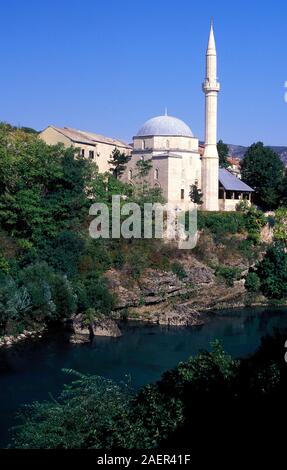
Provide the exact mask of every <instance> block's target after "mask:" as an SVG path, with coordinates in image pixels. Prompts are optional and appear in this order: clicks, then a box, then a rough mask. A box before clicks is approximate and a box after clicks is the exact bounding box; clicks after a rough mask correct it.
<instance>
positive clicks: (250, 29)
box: [0, 0, 287, 145]
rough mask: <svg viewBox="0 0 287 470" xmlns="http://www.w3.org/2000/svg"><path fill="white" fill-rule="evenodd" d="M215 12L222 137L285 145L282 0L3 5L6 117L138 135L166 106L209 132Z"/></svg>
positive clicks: (0, 94)
mask: <svg viewBox="0 0 287 470" xmlns="http://www.w3.org/2000/svg"><path fill="white" fill-rule="evenodd" d="M211 16H213V17H214V23H215V35H216V42H217V49H218V61H219V64H218V76H219V80H220V82H221V85H222V92H221V93H220V98H219V130H218V137H219V138H222V139H223V140H224V141H226V142H228V143H234V144H243V145H249V144H251V143H252V142H254V141H257V140H262V141H264V142H265V143H266V144H269V145H271V144H272V145H287V132H286V128H287V126H286V124H287V103H285V101H284V92H285V90H284V83H285V81H287V40H286V30H287V26H286V21H287V4H286V1H281V0H279V1H276V0H274V1H273V2H262V1H258V0H256V1H253V0H252V1H251V0H249V1H246V0H243V1H241V2H235V3H234V2H230V1H220V0H218V1H216V2H215V1H214V0H213V1H209V0H205V1H204V2H202V1H196V2H195V1H192V0H176V1H175V0H165V1H164V0H153V1H152V0H142V1H138V0H133V1H131V0H122V1H119V0H105V1H99V0H81V1H75V0H58V1H55V0H49V1H47V0H45V1H44V0H38V1H35V0H29V1H27V0H26V1H22V0H21V1H20V0H14V1H13V0H10V2H1V28H0V67H1V69H0V70H1V73H0V119H1V120H5V121H7V122H11V123H13V124H15V125H18V124H19V125H25V126H31V127H34V128H36V129H38V130H40V129H43V128H44V127H46V126H47V125H49V124H55V125H60V126H71V127H77V128H80V129H81V128H82V129H85V130H90V131H94V132H98V133H101V134H104V135H108V136H113V137H118V138H123V139H126V140H130V139H131V137H132V136H133V135H134V134H135V133H136V132H137V130H138V129H139V128H140V127H141V125H142V124H143V122H144V121H145V120H147V119H148V118H150V117H153V116H156V115H159V114H163V113H164V108H165V106H167V107H168V111H169V114H171V115H174V116H177V117H179V118H181V119H183V120H184V121H186V122H187V123H188V124H189V125H190V126H191V129H192V130H193V132H194V134H195V135H196V136H198V137H199V138H200V139H202V137H203V130H204V129H203V126H204V95H203V93H202V91H201V83H202V81H203V78H204V55H205V49H206V45H207V37H208V30H209V22H210V17H211ZM286 91H287V90H286Z"/></svg>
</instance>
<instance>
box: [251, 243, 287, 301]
mask: <svg viewBox="0 0 287 470" xmlns="http://www.w3.org/2000/svg"><path fill="white" fill-rule="evenodd" d="M257 274H258V276H259V278H260V282H261V291H262V293H263V294H264V295H265V296H266V297H268V298H270V299H278V300H281V299H284V298H286V297H287V252H286V247H285V244H284V243H282V242H275V243H274V244H273V245H271V246H270V247H268V249H267V252H266V254H265V256H264V258H263V260H262V261H261V262H260V263H259V264H258V268H257Z"/></svg>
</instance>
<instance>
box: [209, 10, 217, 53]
mask: <svg viewBox="0 0 287 470" xmlns="http://www.w3.org/2000/svg"><path fill="white" fill-rule="evenodd" d="M207 50H208V51H216V47H215V39H214V31H213V18H211V23H210V33H209V39H208V46H207Z"/></svg>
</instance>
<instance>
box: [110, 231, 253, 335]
mask: <svg viewBox="0 0 287 470" xmlns="http://www.w3.org/2000/svg"><path fill="white" fill-rule="evenodd" d="M202 242H204V239H202ZM210 246H211V247H212V245H210ZM225 250H226V247H224V246H223V247H222V249H221V247H218V246H217V251H216V250H214V252H216V258H214V260H216V263H214V264H215V266H216V265H218V264H220V263H222V261H223V260H224V261H225V265H226V266H230V267H236V268H238V269H239V271H241V273H242V278H241V279H239V280H238V281H234V285H233V286H232V287H228V286H227V285H226V284H225V282H224V280H223V279H220V278H219V277H217V276H215V270H214V269H212V268H211V267H209V266H208V265H207V264H205V263H204V262H201V261H199V260H198V259H197V258H196V257H195V256H194V255H193V254H187V253H184V256H182V257H180V258H179V259H178V260H177V262H178V263H179V264H180V265H181V266H182V268H183V270H184V271H183V272H184V273H185V275H184V276H180V277H181V279H179V277H178V276H177V275H176V274H174V273H173V272H170V271H162V270H157V269H146V270H145V271H144V273H143V274H142V275H141V276H140V278H139V279H137V280H134V279H131V278H130V277H128V276H126V274H125V272H120V271H116V270H114V269H111V270H110V271H108V272H107V273H106V278H107V281H108V285H109V288H110V290H111V292H113V294H114V295H115V297H116V305H115V309H114V312H112V315H113V317H114V318H117V319H119V318H121V317H123V316H124V317H125V318H128V319H132V320H139V321H145V322H152V323H157V324H160V325H174V326H193V325H200V324H202V323H203V322H204V321H206V315H205V312H208V311H212V310H215V309H220V308H230V307H244V306H245V305H246V302H248V301H249V300H250V299H249V298H248V293H247V291H246V289H245V287H244V283H245V282H244V279H243V276H244V275H245V274H246V273H247V272H248V269H249V266H248V263H246V261H245V260H244V259H243V257H242V256H240V254H238V256H234V254H233V253H232V254H231V255H230V256H228V254H227V253H226V251H225ZM205 251H206V248H205ZM218 253H219V255H220V258H219V259H218ZM208 259H209V260H210V256H208Z"/></svg>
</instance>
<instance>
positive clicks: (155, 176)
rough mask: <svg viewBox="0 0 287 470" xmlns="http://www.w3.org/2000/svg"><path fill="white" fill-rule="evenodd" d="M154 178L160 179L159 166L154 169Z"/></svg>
mask: <svg viewBox="0 0 287 470" xmlns="http://www.w3.org/2000/svg"><path fill="white" fill-rule="evenodd" d="M154 179H155V180H158V169H157V168H156V169H155V170H154Z"/></svg>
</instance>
